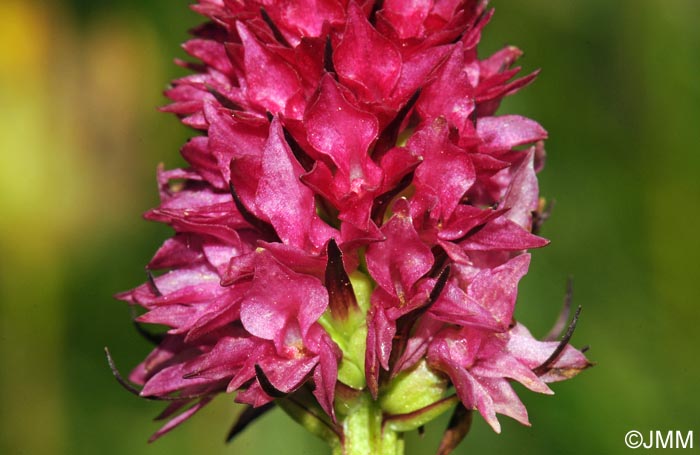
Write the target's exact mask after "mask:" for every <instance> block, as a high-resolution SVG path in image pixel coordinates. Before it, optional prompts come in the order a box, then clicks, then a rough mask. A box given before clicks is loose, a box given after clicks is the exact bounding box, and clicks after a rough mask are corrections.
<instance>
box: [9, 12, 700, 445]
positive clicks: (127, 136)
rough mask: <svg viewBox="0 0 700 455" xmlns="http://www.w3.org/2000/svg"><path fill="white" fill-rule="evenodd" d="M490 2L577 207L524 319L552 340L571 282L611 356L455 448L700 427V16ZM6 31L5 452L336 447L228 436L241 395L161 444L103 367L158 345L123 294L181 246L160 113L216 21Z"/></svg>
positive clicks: (172, 154)
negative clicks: (193, 30) (207, 26)
mask: <svg viewBox="0 0 700 455" xmlns="http://www.w3.org/2000/svg"><path fill="white" fill-rule="evenodd" d="M492 4H493V5H494V6H495V7H496V9H497V12H496V15H495V17H494V19H493V20H492V23H491V24H490V25H489V26H488V27H487V28H486V31H485V33H484V46H483V48H484V49H485V51H494V50H496V49H497V48H499V47H501V46H502V45H505V44H515V45H517V46H518V47H520V48H522V49H523V50H524V51H525V55H526V57H525V58H524V60H523V65H524V66H525V68H526V70H527V69H534V68H536V67H541V68H542V69H543V73H542V75H541V76H540V77H539V79H538V81H537V82H536V83H535V84H534V85H533V86H531V87H528V88H527V89H525V90H524V91H523V92H522V93H520V94H517V95H515V96H514V97H513V98H512V99H511V100H508V101H507V102H506V103H505V104H504V106H503V109H502V110H501V112H502V113H503V112H513V113H519V114H522V115H527V116H529V117H532V118H534V119H536V120H537V121H539V122H540V123H542V124H543V125H544V126H545V128H547V130H548V131H549V133H550V137H551V139H550V140H549V141H548V143H547V149H548V153H549V161H548V164H547V167H546V168H545V170H544V172H543V173H542V174H541V182H540V184H541V191H542V194H543V196H546V197H548V198H550V199H552V198H553V199H556V201H557V204H556V207H555V210H554V213H553V217H552V219H551V220H550V221H549V222H548V224H546V225H545V229H544V231H543V234H544V236H546V237H548V238H550V239H551V240H552V241H553V242H552V245H551V246H549V247H547V248H546V249H544V250H541V251H534V252H533V265H532V268H531V273H530V274H529V275H528V276H527V277H526V279H525V280H524V282H523V284H522V286H521V294H520V299H519V304H518V305H519V307H518V308H517V313H516V315H517V316H518V318H519V319H520V320H522V321H524V322H525V323H526V324H527V325H528V326H530V327H531V328H532V329H533V332H534V333H539V334H542V333H544V332H546V330H547V328H548V326H549V325H550V324H551V323H552V322H553V319H554V316H555V314H556V312H557V310H558V307H559V304H560V300H561V296H562V294H563V288H564V282H565V279H566V276H567V275H568V274H569V273H571V274H573V275H574V277H575V280H576V292H575V302H576V303H577V304H582V305H583V307H584V310H583V314H582V320H581V322H580V325H579V328H578V330H577V333H576V334H575V336H574V340H573V341H574V343H575V344H576V345H578V346H579V347H580V346H582V345H585V344H590V345H591V351H590V358H591V359H592V360H594V361H596V362H598V366H597V367H596V368H594V369H591V370H590V371H587V372H584V373H583V374H582V375H580V376H579V377H577V378H575V379H573V380H572V381H569V382H567V383H565V384H556V385H554V390H555V391H556V392H557V395H556V396H555V397H543V396H537V395H535V394H532V393H529V392H527V391H525V390H522V388H520V389H518V392H519V394H520V395H521V397H522V399H523V402H524V403H525V404H526V406H527V407H528V410H529V412H530V418H531V421H532V422H533V427H532V428H525V427H522V426H520V425H518V424H517V423H514V422H512V421H508V419H507V418H504V419H502V420H503V421H504V430H503V433H502V434H501V435H496V434H494V433H492V432H491V431H490V430H489V429H488V427H487V426H486V425H485V424H484V423H483V422H482V421H481V420H480V419H477V421H476V422H475V425H474V428H473V430H472V433H471V434H470V435H469V436H468V437H467V439H466V440H465V442H464V443H463V444H462V446H460V448H459V449H458V450H457V453H508V452H518V453H523V454H529V453H533V454H535V453H538V454H541V453H572V454H575V453H582V454H590V453H601V454H606V453H620V452H622V451H624V450H626V448H625V446H624V435H625V433H626V432H627V431H629V430H633V429H634V430H639V431H642V432H648V431H649V430H682V431H688V430H695V432H696V433H700V428H698V427H697V409H699V408H700V399H699V398H698V393H697V390H696V386H697V384H698V383H700V366H699V364H698V363H697V361H696V358H697V353H696V352H695V351H696V350H695V348H696V346H698V345H700V336H699V335H698V329H697V326H698V322H700V321H699V319H700V318H699V315H700V312H699V310H698V301H699V299H698V297H699V292H698V284H697V281H698V277H699V276H700V267H699V266H698V253H700V240H699V239H698V231H699V229H698V228H699V227H700V215H699V212H698V208H697V207H698V201H700V184H699V183H698V181H700V179H699V178H698V175H699V174H700V166H699V165H700V153H698V151H697V142H698V137H700V136H699V135H698V127H697V125H698V124H700V82H699V81H700V76H699V75H700V32H699V31H698V30H699V29H698V27H697V26H696V20H697V18H698V17H700V3H698V2H695V1H693V0H686V1H683V0H672V1H662V0H642V1H635V0H625V1H619V2H608V1H604V0H574V1H570V2H551V1H547V0H530V1H508V2H506V1H492ZM0 18H2V19H3V25H2V26H1V27H0V210H1V211H0V453H2V454H12V455H14V454H31V455H34V454H71V455H73V454H91V455H92V454H94V453H101V454H103V455H107V454H123V453H130V454H157V453H167V454H169V455H176V454H188V453H207V454H217V453H221V454H224V453H236V454H247V453H250V454H253V453H255V454H267V453H276V452H277V453H290V454H323V453H326V451H325V448H324V447H323V444H322V443H321V442H318V441H316V440H314V439H313V437H312V436H310V435H309V436H307V435H305V434H304V432H303V430H301V429H300V428H298V427H297V426H295V425H294V424H293V423H291V422H290V421H288V420H287V419H286V418H285V417H284V415H282V414H281V413H279V412H277V411H275V412H274V413H272V414H271V415H269V416H266V417H265V418H263V419H262V420H261V421H260V422H258V423H256V425H255V426H254V427H252V428H251V429H249V430H246V432H245V433H244V434H243V435H241V436H240V437H239V439H238V440H236V441H234V442H233V444H231V445H228V446H227V445H225V444H224V442H223V439H224V436H225V434H226V431H227V430H228V428H229V426H230V424H231V423H232V422H233V420H234V417H235V415H236V413H238V412H239V411H240V408H239V407H238V406H237V405H234V404H233V397H232V396H225V397H220V398H219V399H218V400H216V402H215V404H214V405H212V406H211V407H210V408H207V409H205V410H204V411H202V413H200V414H199V415H197V416H195V417H194V418H193V419H192V420H191V421H189V422H187V423H185V424H184V425H183V426H182V427H181V428H178V429H177V430H176V431H174V432H173V433H171V434H169V435H167V436H165V437H164V438H163V439H162V440H159V441H158V442H156V443H154V444H152V445H148V444H147V443H146V440H147V439H148V436H149V435H150V434H151V433H152V432H153V431H155V430H156V429H157V428H158V424H157V423H153V422H151V419H152V417H154V416H155V415H157V414H158V412H159V410H160V407H161V406H160V405H159V404H158V403H151V402H145V401H142V400H139V399H137V398H135V397H133V396H131V395H129V394H128V393H127V392H125V391H123V390H122V389H121V388H119V386H118V385H117V384H116V382H114V380H113V379H112V377H111V374H110V372H109V370H108V368H107V366H106V362H105V360H104V358H103V352H102V348H103V346H105V345H109V346H110V348H111V349H112V352H113V354H114V355H115V357H116V360H117V362H118V365H119V366H120V368H121V369H122V370H123V371H125V372H126V371H128V370H129V369H130V368H131V367H133V366H135V365H136V364H137V363H138V362H139V361H140V359H141V358H143V357H144V356H145V355H146V353H147V352H148V349H149V348H148V346H147V345H146V343H145V342H143V341H141V340H139V339H138V337H137V335H136V333H135V332H134V331H133V329H132V327H131V325H130V318H129V312H128V309H127V308H126V305H123V304H121V303H119V302H116V301H114V300H113V299H112V297H111V296H112V294H114V293H115V292H118V291H120V290H124V289H128V288H130V287H133V286H135V285H137V284H139V283H140V282H142V281H143V279H144V277H145V274H144V271H143V269H142V267H143V265H144V264H145V263H146V262H147V261H148V259H149V258H150V256H151V255H152V254H153V252H154V251H155V250H156V248H157V247H158V245H159V244H160V243H161V242H162V241H164V240H165V239H166V238H167V237H168V236H169V231H168V229H167V228H165V227H162V226H156V225H152V224H147V223H145V222H143V221H142V220H141V218H140V213H142V212H144V211H145V210H146V209H148V208H150V207H152V206H154V205H155V204H156V203H157V194H156V187H155V179H154V174H155V168H156V165H157V164H158V162H160V161H163V162H165V164H166V166H167V167H173V166H178V165H180V164H181V159H180V158H179V156H178V154H177V150H178V148H179V147H180V145H181V144H182V143H183V142H184V140H185V139H186V138H187V137H188V136H189V135H192V134H194V133H193V132H192V131H188V130H187V129H186V128H185V127H183V126H180V125H179V124H178V122H177V120H176V119H175V118H172V117H170V116H168V115H165V114H160V113H158V112H157V111H156V107H157V106H159V105H162V104H164V103H165V99H164V98H163V97H162V96H161V92H162V90H163V89H164V88H165V86H166V84H167V83H168V81H169V80H171V79H172V78H174V77H176V76H178V75H182V74H184V73H183V72H182V71H181V70H179V69H178V68H176V67H175V66H174V65H173V64H172V63H171V61H172V58H173V57H176V56H180V57H182V56H183V54H182V52H181V51H180V50H179V47H178V45H179V43H181V42H182V41H184V40H185V39H186V37H187V35H186V30H187V29H188V28H189V27H192V26H194V25H196V24H197V23H198V22H199V21H200V18H198V17H197V16H195V15H194V14H193V13H191V12H189V11H188V9H187V4H186V2H184V1H177V2H173V1H172V0H153V1H152V2H138V1H136V0H129V1H123V2H99V1H95V2H90V1H87V0H70V1H61V2H59V1H55V2H50V1H43V2H42V1H33V0H0ZM484 54H486V52H484ZM444 425H445V421H444V419H443V420H440V421H438V422H437V423H434V424H432V425H430V426H429V427H428V429H427V436H426V438H424V439H420V438H418V437H417V436H416V435H409V437H408V443H407V447H408V454H429V453H434V450H435V447H436V446H437V442H436V441H437V439H438V437H439V433H440V431H441V429H442V428H443V427H444ZM695 442H696V445H697V444H698V439H697V436H696V440H695Z"/></svg>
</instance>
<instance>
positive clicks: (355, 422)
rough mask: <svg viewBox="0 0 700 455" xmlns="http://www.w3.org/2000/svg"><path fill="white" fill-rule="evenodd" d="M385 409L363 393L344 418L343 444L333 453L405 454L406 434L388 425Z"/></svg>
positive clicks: (366, 454) (362, 454) (336, 454)
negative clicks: (383, 413)
mask: <svg viewBox="0 0 700 455" xmlns="http://www.w3.org/2000/svg"><path fill="white" fill-rule="evenodd" d="M382 420H383V419H382V410H381V408H380V407H379V405H378V403H377V402H375V401H374V400H372V398H371V397H370V396H369V395H368V394H366V393H365V394H362V395H361V396H360V397H359V398H358V399H357V401H356V402H355V403H354V405H353V406H352V408H351V409H350V411H349V413H348V414H347V416H346V417H345V420H344V421H343V434H344V437H343V441H342V445H341V446H339V447H335V448H334V449H333V455H403V453H404V443H403V435H402V434H401V433H397V432H396V431H393V430H391V429H389V428H388V427H385V426H384V425H383V422H382Z"/></svg>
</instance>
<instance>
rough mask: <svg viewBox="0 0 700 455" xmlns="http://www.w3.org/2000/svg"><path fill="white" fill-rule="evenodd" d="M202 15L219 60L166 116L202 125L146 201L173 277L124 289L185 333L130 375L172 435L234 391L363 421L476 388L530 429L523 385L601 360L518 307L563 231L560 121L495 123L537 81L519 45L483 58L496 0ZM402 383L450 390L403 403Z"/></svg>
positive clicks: (338, 419)
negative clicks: (554, 136)
mask: <svg viewBox="0 0 700 455" xmlns="http://www.w3.org/2000/svg"><path fill="white" fill-rule="evenodd" d="M193 8H194V10H195V11H197V12H198V13H201V14H203V15H204V16H206V17H207V18H208V19H209V21H208V22H207V23H205V24H204V25H202V26H200V27H199V28H197V29H196V30H194V35H195V38H194V39H192V40H190V41H188V42H187V43H185V45H184V48H185V50H186V51H187V52H188V53H189V54H190V55H192V56H193V57H195V58H196V59H197V60H198V61H199V62H197V63H185V62H181V63H182V65H184V66H186V67H188V68H190V69H192V70H193V74H192V75H190V76H187V77H184V78H182V79H178V80H176V81H175V82H174V83H173V85H172V87H171V88H170V89H169V90H168V91H167V93H166V94H167V96H168V97H169V98H170V99H171V100H172V104H170V105H169V106H167V107H166V108H164V110H166V111H168V112H173V113H175V114H177V115H178V116H180V117H181V119H182V122H183V123H184V124H185V125H188V126H190V127H192V128H194V129H196V130H199V131H201V133H202V134H201V135H199V136H197V137H194V138H193V139H191V140H190V141H189V142H188V143H187V144H185V146H184V147H183V148H182V155H183V157H184V158H185V160H186V161H187V162H188V163H189V167H188V168H186V169H175V170H170V171H165V170H162V169H160V170H159V172H158V182H159V187H160V196H161V204H160V206H159V207H157V208H155V209H152V210H151V211H149V212H148V213H147V214H146V218H147V219H149V220H154V221H158V222H162V223H167V224H168V225H170V226H171V227H172V228H173V229H174V231H175V235H174V237H172V238H171V239H169V240H167V241H166V242H165V243H164V244H163V246H162V247H161V248H160V249H159V250H158V252H157V253H156V254H155V257H154V258H153V260H152V261H151V262H150V263H149V264H148V269H149V270H153V271H157V270H167V272H166V273H162V274H158V275H157V276H154V275H150V276H149V281H148V282H147V283H146V284H144V285H142V286H140V287H137V288H136V289H134V290H132V291H129V292H125V293H123V294H120V296H119V298H120V299H122V300H125V301H127V302H129V303H131V304H136V305H139V306H141V307H143V308H144V309H145V310H146V312H145V313H144V314H142V315H141V316H139V317H138V319H137V321H138V322H139V323H148V324H162V325H166V326H168V327H169V330H168V331H167V333H166V334H164V335H163V336H162V339H160V340H159V345H158V346H157V347H156V349H155V350H154V351H153V352H152V353H151V354H150V355H149V356H148V358H147V359H146V360H145V361H144V362H143V363H142V364H140V365H139V366H138V367H137V368H136V370H135V371H133V372H132V374H131V376H130V380H131V381H132V382H134V383H136V384H139V385H142V386H143V388H142V389H141V391H140V394H141V395H142V396H146V397H154V398H162V399H166V400H171V401H172V404H171V405H170V406H169V407H168V408H167V409H166V411H165V413H164V415H163V416H162V417H168V418H171V420H170V421H169V422H168V423H167V424H166V425H165V427H163V428H162V429H161V430H160V432H159V433H157V435H160V434H162V433H165V432H167V431H168V430H170V429H171V428H173V427H174V426H176V425H177V424H179V423H181V422H182V421H184V420H185V419H187V418H188V417H190V416H191V415H192V414H194V413H195V412H196V411H197V410H199V409H200V408H202V407H203V406H204V405H206V404H207V403H208V402H209V401H210V400H211V399H212V397H214V396H215V395H216V394H218V393H220V392H234V391H235V392H237V395H236V400H237V401H238V402H241V403H247V404H249V405H251V406H252V407H255V408H260V407H263V408H262V409H266V406H265V405H267V404H268V403H271V402H273V400H275V399H278V401H279V402H283V401H284V400H285V399H283V398H282V397H292V398H293V397H295V396H296V397H297V398H293V399H292V402H293V403H294V404H295V405H298V407H300V408H302V409H303V410H305V411H309V412H311V413H312V414H313V415H314V416H316V417H317V418H320V419H322V420H324V421H325V422H326V423H327V424H328V425H330V426H332V427H333V428H336V426H337V428H340V430H339V431H340V432H342V426H341V425H342V422H343V419H344V418H345V417H344V414H343V412H344V411H343V410H342V409H341V408H342V406H341V405H340V404H339V401H342V400H340V398H338V397H339V396H340V395H342V396H343V397H346V396H348V394H351V395H352V393H355V394H360V393H365V392H364V391H366V396H368V397H372V398H371V399H372V400H377V401H376V402H377V403H380V405H381V407H382V409H383V413H384V415H385V416H387V418H390V416H392V415H397V414H399V415H400V414H402V413H403V414H408V413H414V414H413V415H417V414H415V413H416V412H419V411H420V410H421V409H427V408H430V406H431V405H434V404H435V403H439V402H440V400H444V398H445V397H446V396H447V395H448V393H449V390H450V387H451V386H454V389H455V390H456V394H457V396H458V398H459V400H460V401H461V403H462V404H463V406H464V407H465V408H467V409H476V410H478V411H479V412H480V413H481V415H482V416H483V417H484V418H485V419H486V421H487V422H488V423H489V424H490V425H491V426H492V427H493V428H494V429H495V430H496V431H499V430H500V426H499V423H498V420H497V419H496V414H497V413H500V414H504V415H508V416H510V417H512V418H514V419H516V420H518V421H520V422H522V423H524V424H528V417H527V412H526V410H525V408H524V406H523V405H522V403H521V402H520V400H519V399H518V397H517V396H516V395H515V393H514V391H513V389H512V388H511V386H510V384H509V381H511V380H515V381H518V382H520V383H522V384H523V385H525V386H526V387H527V388H529V389H531V390H533V391H536V392H540V393H551V390H550V389H549V388H548V386H547V385H546V383H547V382H551V381H557V380H561V379H566V378H568V377H571V376H573V375H574V374H575V373H577V372H578V371H580V370H581V369H583V368H586V367H587V366H588V365H589V363H588V361H587V360H586V358H585V357H584V356H583V355H582V354H581V353H580V352H579V351H577V350H575V349H574V348H572V347H571V346H569V345H568V344H566V343H564V345H561V346H558V343H557V342H554V341H546V342H541V341H537V340H535V339H534V338H533V337H532V336H531V335H530V333H529V332H528V330H527V329H526V328H525V327H523V326H522V325H521V324H519V323H517V322H515V321H514V320H513V309H514V304H515V300H516V294H517V285H518V281H519V280H520V278H521V277H523V275H524V274H525V273H526V271H527V269H528V265H529V262H530V256H529V254H527V253H526V252H525V251H526V250H528V249H530V248H538V247H541V246H544V245H546V244H547V241H546V240H544V239H542V238H541V237H538V236H537V235H535V234H534V233H533V232H532V230H533V213H534V214H536V213H537V211H538V210H539V209H540V207H539V206H540V201H539V196H538V185H537V179H536V176H535V172H536V171H538V170H539V168H540V167H541V165H542V160H543V158H544V151H543V148H542V142H541V141H542V140H544V139H545V138H546V132H545V131H544V130H543V129H542V127H540V126H539V125H538V124H537V123H536V122H534V121H532V120H529V119H527V118H523V117H520V116H516V115H503V116H494V112H495V110H496V109H497V107H498V105H499V103H500V101H501V100H502V98H503V97H505V96H507V95H510V94H512V93H514V92H515V91H517V90H518V89H520V88H521V87H523V86H525V85H526V84H528V83H529V82H531V81H532V80H533V78H534V77H535V74H534V73H533V74H530V75H527V76H525V77H521V78H515V77H516V74H517V73H518V70H519V69H518V68H513V63H514V61H515V60H516V59H517V57H518V56H519V55H520V51H519V50H518V49H516V48H514V47H506V48H504V49H503V50H501V51H499V52H496V53H495V54H494V55H492V56H490V57H488V58H485V59H482V60H480V59H479V58H478V57H477V43H478V42H479V39H480V34H481V31H482V29H483V27H484V26H485V25H486V23H487V22H488V21H489V19H490V17H491V11H488V10H487V9H486V6H485V2H484V1H476V0H423V1H415V2H404V1H400V0H385V1H383V2H381V1H372V0H365V1H362V2H358V1H356V0H350V1H347V0H313V1H312V0H297V1H291V0H284V1H269V0H257V1H256V0H200V1H199V3H198V4H197V5H195V6H193ZM514 78H515V79H514ZM528 145H530V146H529V147H527V146H528ZM555 350H556V351H557V352H556V353H555ZM553 353H555V354H556V355H555V356H554V357H552V354H553ZM413 373H415V375H413V376H412V374H413ZM402 381H403V383H405V384H412V386H411V387H414V386H415V385H416V384H423V385H424V386H425V385H429V386H430V387H428V389H429V390H431V391H432V392H430V393H429V390H428V389H425V390H416V391H415V393H416V394H417V395H420V397H419V398H415V399H412V398H410V397H409V398H407V396H408V395H406V394H405V393H403V392H402V393H401V403H397V402H396V401H394V402H392V400H391V399H390V398H391V397H392V396H393V395H395V394H396V393H398V392H397V390H398V389H399V388H401V387H402V385H401V384H402ZM412 381H413V382H412ZM421 381H422V382H421ZM431 393H432V394H431ZM311 394H313V397H314V398H313V402H312V401H311V400H309V397H310V396H311ZM343 399H344V398H343ZM412 400H413V401H412ZM285 409H287V408H285ZM178 413H179V414H178ZM292 413H293V412H292ZM319 415H320V416H321V417H319ZM173 416H175V417H173ZM402 428H403V427H402Z"/></svg>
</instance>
